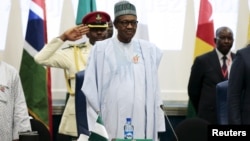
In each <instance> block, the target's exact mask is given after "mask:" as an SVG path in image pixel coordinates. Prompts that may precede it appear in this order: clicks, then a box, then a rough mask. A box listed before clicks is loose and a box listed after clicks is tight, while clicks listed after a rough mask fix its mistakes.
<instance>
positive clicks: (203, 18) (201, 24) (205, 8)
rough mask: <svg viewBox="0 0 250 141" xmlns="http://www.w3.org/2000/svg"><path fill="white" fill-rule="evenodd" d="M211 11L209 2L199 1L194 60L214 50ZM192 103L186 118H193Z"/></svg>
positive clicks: (189, 103)
mask: <svg viewBox="0 0 250 141" xmlns="http://www.w3.org/2000/svg"><path fill="white" fill-rule="evenodd" d="M212 14H213V9H212V5H211V3H210V2H209V0H201V1H200V10H199V18H198V26H197V30H196V39H195V49H194V58H195V57H196V56H199V55H201V54H204V53H206V52H208V51H211V50H213V48H214V23H213V16H212ZM195 115H196V113H195V110H194V108H193V105H192V103H191V102H190V101H189V102H188V113H187V116H188V117H192V116H195Z"/></svg>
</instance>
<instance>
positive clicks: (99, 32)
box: [86, 27, 108, 45]
mask: <svg viewBox="0 0 250 141" xmlns="http://www.w3.org/2000/svg"><path fill="white" fill-rule="evenodd" d="M107 34H108V32H107V28H100V27H98V28H93V27H92V28H89V32H88V33H87V34H86V35H87V37H88V38H89V42H90V43H91V44H92V45H94V44H95V42H96V41H102V40H104V39H106V38H107Z"/></svg>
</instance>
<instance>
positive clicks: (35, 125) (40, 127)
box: [30, 119, 51, 141]
mask: <svg viewBox="0 0 250 141" xmlns="http://www.w3.org/2000/svg"><path fill="white" fill-rule="evenodd" d="M30 124H31V129H32V131H37V133H38V135H39V141H51V135H50V132H49V129H48V128H47V127H46V126H45V125H44V124H43V123H42V122H40V121H39V120H36V119H30Z"/></svg>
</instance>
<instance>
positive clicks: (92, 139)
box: [89, 115, 109, 141]
mask: <svg viewBox="0 0 250 141" xmlns="http://www.w3.org/2000/svg"><path fill="white" fill-rule="evenodd" d="M108 139H109V137H108V133H107V131H106V128H105V127H104V125H103V121H102V118H101V116H100V115H99V116H98V118H97V120H96V123H95V128H94V130H93V131H91V134H90V136H89V141H108Z"/></svg>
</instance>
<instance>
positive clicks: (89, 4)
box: [75, 0, 96, 141]
mask: <svg viewBox="0 0 250 141" xmlns="http://www.w3.org/2000/svg"><path fill="white" fill-rule="evenodd" d="M92 11H96V2H95V0H79V1H78V9H77V16H76V24H77V25H79V24H81V23H82V18H83V17H84V16H85V15H86V14H87V13H89V12H92ZM83 81H84V71H80V72H78V73H76V87H75V97H76V98H75V104H76V106H75V107H76V124H77V131H78V135H79V139H78V141H86V140H88V138H89V134H90V131H89V127H88V119H87V103H86V97H85V95H84V94H83V92H82V90H81V88H82V83H83Z"/></svg>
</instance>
